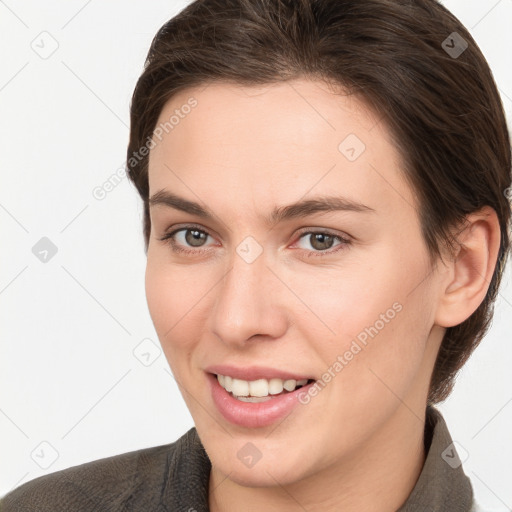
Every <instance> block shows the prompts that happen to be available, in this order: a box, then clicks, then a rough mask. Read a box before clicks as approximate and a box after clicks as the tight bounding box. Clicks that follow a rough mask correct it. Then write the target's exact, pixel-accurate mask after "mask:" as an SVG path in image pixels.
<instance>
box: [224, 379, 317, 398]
mask: <svg viewBox="0 0 512 512" xmlns="http://www.w3.org/2000/svg"><path fill="white" fill-rule="evenodd" d="M217 380H218V381H219V384H220V385H221V386H222V387H223V388H224V389H225V390H226V391H228V392H231V393H232V394H233V396H235V397H236V398H239V399H240V400H242V401H243V402H264V401H265V400H261V399H262V398H265V397H268V398H267V400H269V399H270V397H269V395H278V394H279V393H282V392H283V389H284V390H286V391H293V390H294V389H295V388H296V387H297V386H305V385H306V384H307V382H308V379H300V380H295V379H288V380H283V379H276V378H274V379H270V380H267V379H258V380H252V381H247V380H241V379H235V378H232V377H230V376H229V375H217ZM252 397H254V399H252ZM256 398H258V399H259V400H256Z"/></svg>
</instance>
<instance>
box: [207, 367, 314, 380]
mask: <svg viewBox="0 0 512 512" xmlns="http://www.w3.org/2000/svg"><path fill="white" fill-rule="evenodd" d="M205 371H207V372H209V373H214V374H216V375H229V376H230V377H234V378H235V379H240V380H247V381H252V380H258V379H267V380H270V379H282V380H292V379H294V380H302V379H308V380H309V379H313V377H311V376H309V375H305V374H298V373H292V372H287V371H285V370H281V369H278V368H270V367H268V366H245V367H240V366H231V365H229V364H215V365H212V366H208V367H207V368H205Z"/></svg>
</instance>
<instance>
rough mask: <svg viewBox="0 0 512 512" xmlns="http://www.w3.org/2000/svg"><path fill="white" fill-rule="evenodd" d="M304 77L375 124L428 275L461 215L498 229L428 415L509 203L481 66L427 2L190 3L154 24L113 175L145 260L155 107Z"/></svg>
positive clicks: (445, 357)
mask: <svg viewBox="0 0 512 512" xmlns="http://www.w3.org/2000/svg"><path fill="white" fill-rule="evenodd" d="M454 32H455V33H456V34H454ZM466 44H467V48H466ZM304 77H307V78H311V79H313V80H315V79H316V80H323V81H324V82H325V83H327V84H330V85H332V86H334V87H335V86H341V87H342V88H344V90H345V91H349V92H351V93H356V94H358V95H359V96H360V97H361V98H362V99H364V100H365V101H366V102H367V103H368V104H369V105H370V106H371V107H372V108H373V110H374V111H375V112H376V113H377V114H378V115H379V116H382V119H384V120H385V122H386V123H387V126H388V127H389V130H390V133H391V134H392V135H393V138H394V141H395V143H396V145H397V147H398V149H399V151H400V154H401V156H402V159H403V163H404V169H403V170H402V172H404V176H405V177H406V179H407V180H408V183H409V184H410V185H411V187H412V190H414V191H415V193H416V195H417V198H418V204H419V212H418V213H419V218H420V221H421V228H422V234H423V237H424V239H425V243H426V246H427V248H428V251H429V255H430V257H431V260H432V261H435V259H436V257H440V256H441V255H442V251H441V250H440V247H441V245H444V246H446V247H448V248H453V247H454V245H455V244H456V240H455V239H454V236H453V233H452V228H453V227H454V226H460V225H461V224H462V223H463V221H464V218H465V216H466V215H467V214H469V213H472V212H475V211H477V210H478V209H480V208H481V207H483V206H485V205H489V206H491V207H492V208H494V210H495V211H496V213H497V215H498V219H499V223H500V228H501V243H500V250H499V255H498V261H497V264H496V267H495V270H494V274H493V277H492V280H491V282H490V285H489V289H488V291H487V295H486V297H485V299H484V300H483V302H482V303H481V304H480V306H479V307H478V308H477V310H476V311H475V312H474V313H473V314H472V315H471V316H470V317H469V318H468V319H466V320H465V321H464V322H462V323H461V324H459V325H457V326H455V327H450V328H448V329H447V331H446V333H445V336H444V339H443V342H442V345H441V348H440V351H439V354H438V356H437V361H436V364H435V367H434V371H433V374H432V379H431V383H430V391H429V396H428V402H429V403H431V404H434V403H436V402H439V401H442V400H444V399H445V398H446V397H447V396H448V395H449V394H450V392H451V390H452V388H453V384H454V378H455V375H456V373H457V372H458V371H459V369H460V368H461V367H462V366H463V365H464V363H465V362H466V360H467V359H468V357H469V356H470V355H471V353H472V352H473V350H474V349H475V348H476V346H477V345H478V343H479V342H480V340H481V339H482V337H483V336H484V335H485V333H486V332H487V330H488V327H489V325H490V321H491V319H492V314H493V307H494V301H495V299H496V295H497V292H498V287H499V284H500V281H501V277H502V273H503V269H504V266H505V263H506V261H507V257H508V253H509V243H510V242H509V237H510V235H509V224H510V205H509V201H508V198H507V191H509V190H512V189H510V184H511V149H510V138H509V133H508V129H507V125H506V120H505V115H504V111H503V106H502V103H501V99H500V97H499V94H498V91H497V87H496V84H495V83H494V80H493V77H492V74H491V71H490V69H489V66H488V64H487V62H486V60H485V58H484V56H483V55H482V53H481V51H480V50H479V48H478V46H477V44H476V43H475V41H474V40H473V38H472V37H471V35H470V34H469V32H468V31H467V30H466V28H465V27H464V26H463V25H462V24H461V22H460V21H459V20H458V19H457V18H455V17H454V16H453V15H452V14H451V13H450V12H449V11H447V10H446V8H444V7H443V6H442V5H441V4H439V3H438V2H437V1H436V0H196V1H194V2H192V3H191V4H190V5H188V6H187V7H186V8H185V9H183V10H182V11H181V12H180V13H179V14H178V15H176V16H175V17H173V18H172V19H170V20H169V21H168V22H167V23H165V24H164V25H163V26H162V27H161V28H160V30H159V31H158V33H157V34H156V36H155V37H154V39H153V41H152V44H151V47H150V49H149V53H148V56H147V59H146V63H145V68H144V71H143V73H142V75H141V76H140V78H139V80H138V82H137V85H136V87H135V90H134V93H133V98H132V102H131V127H130V140H129V145H128V151H127V169H128V173H129V177H130V179H131V180H132V181H133V183H134V184H135V186H136V188H137V190H138V192H139V194H140V196H141V197H142V200H143V203H144V239H145V250H146V252H147V247H148V243H149V236H150V231H151V225H150V217H149V207H148V199H149V197H148V195H149V185H148V159H149V156H148V154H147V153H148V151H147V146H146V151H145V152H144V151H139V150H141V149H143V148H144V146H145V145H146V144H147V142H146V141H148V140H150V139H149V138H150V137H151V136H152V134H153V131H154V130H155V127H156V123H157V120H158V118H159V115H160V113H161V111H162V108H163V106H164V105H165V103H166V102H167V101H168V100H169V99H170V98H171V97H172V96H173V95H174V94H176V93H177V92H179V91H182V90H184V89H187V88H190V87H193V86H197V85H201V84H207V83H209V82H213V81H221V82H232V83H237V84H240V85H245V86H251V85H259V84H271V83H275V82H282V81H287V80H291V79H296V78H304ZM192 115H193V114H192ZM141 155H142V156H141Z"/></svg>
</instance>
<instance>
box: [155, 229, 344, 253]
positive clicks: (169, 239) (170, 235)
mask: <svg viewBox="0 0 512 512" xmlns="http://www.w3.org/2000/svg"><path fill="white" fill-rule="evenodd" d="M194 229H195V230H197V231H200V232H202V233H205V234H206V235H208V236H210V237H212V238H215V237H214V236H213V235H212V234H211V233H210V231H209V230H208V229H206V228H204V227H203V226H201V225H199V224H194V223H191V224H190V223H189V224H183V225H179V224H178V225H176V226H174V227H173V229H172V230H168V231H166V232H165V233H164V235H163V236H162V237H159V238H158V239H159V240H160V241H163V242H165V243H167V244H169V245H171V246H172V249H173V250H174V251H175V252H178V253H179V252H181V253H190V254H192V253H196V254H201V253H203V252H206V251H209V246H208V247H206V248H203V247H197V248H191V247H187V246H185V247H181V246H179V245H177V244H176V243H175V240H174V236H175V235H176V234H177V233H178V232H180V231H187V230H194ZM316 233H320V234H325V235H329V236H332V237H333V238H336V239H338V240H339V241H340V243H339V244H338V245H335V246H334V247H335V249H332V248H331V249H327V250H325V251H310V250H307V249H299V250H301V251H305V252H306V253H307V255H308V256H318V257H323V256H325V257H327V256H329V255H331V254H334V253H337V252H338V251H339V250H342V249H343V248H344V246H347V245H350V244H351V243H352V241H353V239H352V237H351V236H350V235H347V234H346V233H343V234H340V233H335V232H333V230H331V229H329V228H322V227H315V228H313V227H305V228H301V229H299V231H298V232H297V233H296V234H295V242H294V243H293V245H295V244H296V243H297V242H298V241H299V240H300V239H301V238H302V237H303V236H304V235H306V234H309V235H313V234H316ZM339 246H341V249H340V248H338V249H336V247H339Z"/></svg>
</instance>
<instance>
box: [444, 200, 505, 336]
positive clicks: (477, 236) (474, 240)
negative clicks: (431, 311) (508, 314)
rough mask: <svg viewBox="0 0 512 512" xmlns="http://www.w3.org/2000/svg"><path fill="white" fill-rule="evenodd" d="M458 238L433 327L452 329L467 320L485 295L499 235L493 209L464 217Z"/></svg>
mask: <svg viewBox="0 0 512 512" xmlns="http://www.w3.org/2000/svg"><path fill="white" fill-rule="evenodd" d="M466 220H467V222H466V224H465V228H464V230H463V231H462V232H461V233H460V234H459V235H458V236H457V241H458V244H459V248H458V249H457V252H456V254H455V255H454V257H453V258H451V259H450V261H449V262H448V263H446V266H447V271H446V273H444V274H445V278H444V279H443V280H442V282H441V289H440V293H441V296H440V298H439V302H438V308H437V311H436V316H435V323H436V324H437V325H440V326H442V327H453V326H455V325H458V324H460V323H462V322H463V321H464V320H466V319H467V318H469V317H470V316H471V314H472V313H473V312H474V311H475V310H476V309H477V308H478V306H479V305H480V304H481V303H482V301H483V300H484V298H485V295H486V294H487V290H488V288H489V285H490V282H491V278H492V276H493V273H494V269H495V267H496V262H497V258H498V252H499V248H500V240H501V231H500V225H499V221H498V216H497V215H496V212H495V211H494V209H493V208H491V207H490V206H485V207H483V208H482V209H480V210H479V211H478V212H474V213H472V214H470V215H468V216H466Z"/></svg>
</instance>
